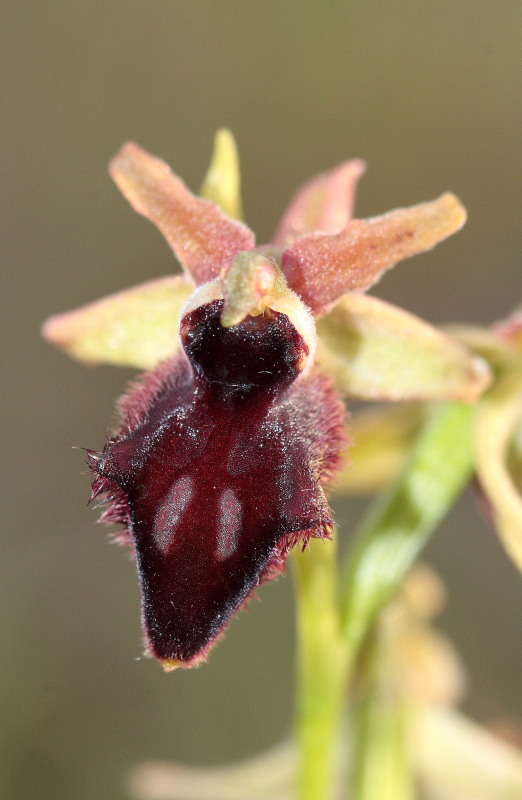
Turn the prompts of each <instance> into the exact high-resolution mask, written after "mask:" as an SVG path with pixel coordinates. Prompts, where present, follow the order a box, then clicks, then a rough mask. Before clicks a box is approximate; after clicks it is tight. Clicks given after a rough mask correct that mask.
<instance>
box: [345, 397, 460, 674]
mask: <svg viewBox="0 0 522 800" xmlns="http://www.w3.org/2000/svg"><path fill="white" fill-rule="evenodd" d="M474 411H475V409H474V408H473V406H467V405H463V404H457V403H454V404H447V405H443V406H439V407H437V408H436V410H435V412H434V413H433V416H432V417H431V418H430V420H429V421H428V423H427V424H426V426H425V427H424V429H423V430H422V432H421V433H420V435H419V438H418V439H417V442H416V444H415V448H414V450H413V452H412V455H411V457H410V459H409V461H408V463H407V465H406V467H405V469H404V471H403V473H402V474H401V475H400V476H399V478H398V479H397V481H396V482H395V483H394V485H393V486H392V487H391V488H390V489H389V490H388V491H387V492H385V494H384V495H383V496H382V497H380V498H379V499H378V501H377V503H376V504H375V505H374V506H373V507H372V508H371V510H370V513H369V514H368V516H367V517H366V519H365V520H364V521H363V524H362V526H361V528H360V529H359V531H358V533H357V534H356V536H355V538H354V540H353V544H352V546H351V547H350V548H349V551H348V553H347V558H346V565H345V566H346V568H345V576H344V585H343V592H342V627H343V631H344V634H345V636H346V639H347V642H348V645H349V648H350V651H351V653H352V655H353V658H354V659H355V658H356V656H357V653H358V652H359V650H360V648H361V646H362V644H363V642H364V640H365V638H366V636H367V634H368V632H369V631H370V629H371V626H372V625H373V623H374V621H375V618H376V616H377V614H378V612H379V611H380V610H381V608H383V606H384V605H385V604H386V603H387V602H388V601H389V600H390V599H391V597H392V596H393V594H394V593H395V592H396V590H397V589H398V587H399V586H400V585H401V583H402V580H403V578H404V576H405V574H406V573H407V571H408V570H409V569H410V567H411V566H412V564H413V563H414V561H415V560H416V558H417V556H418V555H419V553H420V552H421V550H422V548H423V547H424V546H425V545H426V543H427V542H428V540H429V537H430V535H431V533H432V532H433V530H434V529H435V527H436V526H437V524H438V523H439V522H440V520H441V519H442V518H443V517H444V516H445V515H446V514H447V513H448V511H449V509H450V508H451V506H452V505H453V503H454V501H455V500H456V498H457V497H458V495H459V494H460V492H461V491H462V489H463V488H464V486H465V484H466V483H467V481H468V480H469V478H470V475H471V471H472V464H473V443H472V424H473V416H474Z"/></svg>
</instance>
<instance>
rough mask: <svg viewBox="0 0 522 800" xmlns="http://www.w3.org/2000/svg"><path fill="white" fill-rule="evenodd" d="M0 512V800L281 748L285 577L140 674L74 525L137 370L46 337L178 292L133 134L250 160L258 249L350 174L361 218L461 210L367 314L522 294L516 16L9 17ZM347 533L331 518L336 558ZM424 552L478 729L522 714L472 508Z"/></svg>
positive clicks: (516, 591) (465, 305)
mask: <svg viewBox="0 0 522 800" xmlns="http://www.w3.org/2000/svg"><path fill="white" fill-rule="evenodd" d="M1 37H2V40H3V41H2V46H1V48H0V58H1V60H2V62H3V63H2V69H1V76H2V91H3V95H2V98H3V121H2V137H3V145H2V148H1V151H0V152H1V156H0V157H1V173H2V186H3V189H4V201H3V211H2V215H1V223H0V224H1V225H2V228H3V231H2V237H1V241H2V246H3V248H4V254H3V257H2V266H3V270H4V290H3V292H2V301H3V304H4V307H3V311H2V321H3V322H4V345H5V346H6V349H7V359H5V366H4V370H3V376H4V380H5V387H4V391H3V397H2V400H3V403H4V409H3V411H2V420H3V422H4V423H5V424H4V430H5V437H6V438H5V443H4V444H3V446H2V464H3V468H4V475H3V477H2V481H1V485H2V489H4V490H5V491H4V501H3V511H2V528H3V530H4V536H3V541H4V554H3V557H2V566H3V573H4V575H3V579H2V591H3V593H4V596H3V600H2V603H1V618H2V632H1V641H2V645H3V650H4V653H5V658H4V659H3V660H2V666H1V671H2V672H1V683H2V689H4V690H5V698H4V700H3V707H4V709H5V711H4V712H3V715H2V716H3V719H2V729H3V730H2V734H3V735H5V749H4V751H3V753H4V754H3V758H2V765H1V768H0V774H1V781H2V782H3V784H4V786H3V787H2V788H1V790H0V796H1V797H2V798H6V799H8V800H44V798H45V800H47V798H53V800H93V798H96V800H115V799H116V800H118V798H122V797H123V796H124V791H123V788H122V782H123V776H124V775H125V773H126V771H127V770H128V769H129V767H130V766H131V765H132V764H134V763H135V762H136V761H138V760H141V759H145V758H151V757H165V758H172V759H176V760H186V761H189V762H193V763H211V762H212V763H216V762H222V761H225V760H228V759H232V758H238V757H242V756H246V755H249V754H252V753H254V752H255V751H256V750H258V749H260V748H263V747H267V746H269V745H270V744H272V743H273V742H275V741H276V740H277V739H278V738H280V737H281V736H283V735H284V734H285V733H286V732H287V731H288V728H289V724H290V713H291V702H292V696H291V692H292V669H293V667H292V649H293V638H292V637H293V633H292V597H291V583H290V579H286V580H283V581H279V582H278V583H277V584H273V585H271V586H267V587H265V588H264V589H263V590H262V592H261V599H262V602H261V603H257V602H254V603H252V605H251V608H250V611H249V612H248V613H243V614H242V615H241V617H240V618H239V619H237V620H236V621H235V622H234V623H233V625H232V627H231V630H230V632H229V634H228V636H227V638H226V640H225V641H224V642H223V643H222V644H221V645H220V646H219V647H218V649H217V650H216V651H215V652H214V654H213V656H212V659H211V663H210V664H209V665H208V666H205V667H203V668H201V669H199V670H197V671H193V672H182V673H180V674H178V673H176V674H171V675H164V674H162V672H161V670H160V669H159V667H158V666H157V665H156V664H155V663H153V662H151V661H149V660H146V659H141V658H140V655H141V644H140V630H139V608H138V592H137V587H136V580H135V575H134V567H133V565H132V564H131V563H129V561H128V559H127V558H126V556H125V554H124V552H123V551H121V550H119V549H118V548H116V547H111V546H108V545H107V543H106V535H105V532H104V530H102V529H101V528H99V527H96V526H95V525H94V522H95V519H96V513H95V512H93V511H92V510H89V509H87V508H86V497H87V494H88V479H87V477H85V476H83V477H82V470H83V469H84V465H83V456H82V453H81V452H80V451H78V450H73V449H71V446H72V445H82V446H90V447H95V448H96V447H100V446H101V445H102V443H103V438H104V433H105V430H106V428H107V426H108V424H109V422H110V420H111V415H112V408H113V400H114V398H115V396H116V395H118V393H120V391H121V390H122V387H123V385H124V383H125V381H126V380H127V379H128V378H129V377H130V376H131V373H130V372H125V371H118V370H115V369H109V368H103V367H100V368H96V369H86V368H84V367H81V366H79V365H77V364H75V363H72V362H70V361H68V360H67V358H66V357H65V356H63V355H62V354H60V353H58V352H54V351H52V350H51V349H50V348H49V347H47V346H46V345H45V344H44V343H43V342H41V341H40V339H39V336H38V328H39V325H40V322H41V320H42V319H43V318H44V317H46V316H47V315H49V314H51V313H54V312H57V311H61V310H65V309H69V308H71V307H74V306H76V305H79V304H82V303H85V302H87V301H89V300H91V299H94V298H97V297H99V296H101V295H104V294H107V293H109V292H111V291H114V290H117V289H120V288H123V287H126V286H129V285H132V284H133V283H137V282H139V281H143V280H146V279H148V278H153V277H156V276H159V275H162V274H164V273H168V272H169V271H172V270H173V269H174V263H173V259H172V257H171V255H170V252H169V250H168V248H167V247H166V245H165V244H164V242H163V240H162V238H161V236H160V235H159V234H158V233H157V232H156V231H155V230H154V229H153V227H152V226H151V225H150V224H149V223H148V222H146V221H144V220H143V219H141V218H139V217H138V216H136V215H135V214H134V213H133V212H132V211H131V209H130V207H128V206H127V204H126V203H125V202H124V200H123V199H122V198H121V197H120V196H119V195H118V193H117V191H116V189H115V188H114V186H112V185H111V182H110V180H109V179H108V177H107V174H106V164H107V162H108V160H109V158H110V156H111V155H112V154H113V153H114V152H115V150H116V149H117V148H118V146H119V145H120V143H121V142H123V141H124V140H126V139H129V138H130V139H135V140H136V141H138V142H140V143H141V144H142V145H143V146H144V147H146V148H147V149H149V150H151V151H152V152H153V153H157V154H159V155H161V156H163V157H164V158H166V159H167V160H168V161H170V163H171V164H172V165H173V167H174V168H175V169H176V170H177V171H178V172H179V173H180V174H181V175H182V176H184V178H185V179H186V180H187V182H188V183H189V185H190V186H191V187H192V188H193V189H197V188H198V186H199V183H200V180H201V178H202V176H203V174H204V171H205V169H206V166H207V163H208V158H209V154H210V147H211V142H212V137H213V133H214V131H215V129H216V128H217V127H219V126H221V125H227V126H229V127H231V128H232V129H233V131H234V132H235V134H236V136H237V139H238V141H239V145H240V150H241V156H242V164H243V176H244V200H245V208H246V214H247V219H248V221H249V223H250V224H251V225H252V226H253V227H254V228H255V229H256V230H257V232H258V234H259V238H260V240H266V239H267V238H268V237H269V235H270V232H271V231H272V229H273V227H274V224H275V222H276V220H277V218H278V215H279V214H280V212H281V211H282V209H283V208H284V205H285V203H286V201H287V199H288V198H289V196H290V194H291V193H292V191H293V190H294V189H295V188H296V187H297V185H298V184H299V183H300V182H301V181H302V180H303V179H305V178H306V177H308V176H309V175H311V174H313V173H314V172H316V171H318V170H321V169H323V168H327V167H330V166H333V165H334V164H336V163H337V162H339V161H341V160H342V159H344V158H346V157H349V156H362V157H364V158H366V159H367V160H368V162H369V165H370V169H369V172H368V174H367V176H366V177H365V178H364V180H363V182H362V186H361V191H360V196H359V202H358V206H357V213H358V215H361V216H362V215H373V214H377V213H380V212H383V211H386V210H388V209H390V208H393V207H395V206H398V205H408V204H412V203H416V202H420V201H422V200H427V199H431V198H433V197H436V196H437V195H438V194H440V193H441V192H442V191H444V190H446V189H451V190H453V191H455V192H456V193H457V194H458V195H459V196H460V197H461V198H462V199H463V200H464V202H465V203H466V205H467V207H468V209H469V212H470V220H469V223H468V225H467V226H466V228H465V230H464V231H463V232H462V233H460V234H459V235H458V236H457V237H455V238H454V239H452V240H451V241H449V242H447V243H445V244H443V245H441V246H439V248H437V249H436V251H434V252H433V253H431V254H428V255H425V256H421V257H418V258H416V259H414V260H411V261H408V262H406V263H405V264H403V265H401V266H400V267H399V268H398V269H397V270H396V271H395V272H393V273H392V274H390V275H389V276H387V277H386V278H385V279H384V280H383V281H382V283H381V284H380V285H379V286H378V287H377V290H376V293H377V294H378V295H379V296H382V297H385V298H387V299H389V300H391V301H392V302H396V303H398V304H400V305H403V306H405V307H406V308H409V309H411V310H413V311H415V312H417V313H419V314H420V315H422V316H424V317H426V318H427V319H429V320H431V321H434V322H437V323H438V322H446V321H450V320H452V321H454V320H462V321H466V322H478V323H487V322H489V321H490V320H494V319H496V318H499V317H501V316H503V315H505V313H506V312H507V311H509V310H510V309H511V308H512V306H513V305H514V304H515V303H516V302H519V301H520V300H521V299H522V286H521V280H520V275H521V268H520V256H521V251H522V235H521V231H520V217H521V212H522V197H521V185H522V180H521V179H522V169H521V167H522V154H521V148H520V138H521V137H520V131H521V123H522V114H521V96H522V95H521V81H520V69H521V64H522V3H520V0H496V2H494V3H493V2H491V0H474V2H468V1H467V0H438V2H436V3H428V2H418V0H397V1H396V2H394V3H389V2H385V1H384V0H364V1H363V0H352V1H350V0H344V1H341V0H334V2H330V3H319V2H310V3H303V2H298V1H297V0H295V2H294V1H293V0H277V1H276V0H268V1H265V2H257V3H254V2H251V3H248V2H247V3H245V2H239V1H233V0H220V2H210V1H209V0H206V1H204V0H203V1H201V2H173V1H171V2H166V1H161V2H160V1H158V0H149V2H143V1H142V2H138V1H137V0H125V2H108V3H107V2H100V0H91V2H80V0H70V2H67V3H60V2H36V0H27V1H25V0H17V2H9V1H8V2H4V4H3V7H2V27H1ZM357 513H358V510H357V508H356V507H355V506H353V505H351V504H349V503H348V504H345V505H344V506H342V507H341V506H339V507H338V520H339V521H340V522H341V523H342V525H343V533H342V535H343V536H346V537H347V536H349V534H350V528H351V526H352V525H353V520H354V518H355V516H356V514H357ZM429 557H430V560H431V562H432V563H434V564H436V565H437V567H438V568H439V570H440V571H441V573H442V574H443V576H444V578H445V580H446V582H447V585H448V587H449V590H450V593H451V603H450V606H449V608H448V610H447V612H446V613H445V616H444V618H443V620H442V625H443V627H444V629H445V630H447V631H448V632H449V633H450V634H451V635H452V636H453V637H454V639H455V640H456V641H457V642H458V643H459V646H460V649H461V652H462V653H463V655H464V658H465V661H466V664H467V666H468V669H469V672H470V675H471V683H472V690H471V693H470V697H469V701H468V707H469V708H470V709H471V711H472V712H473V713H474V714H475V715H476V716H477V717H478V718H480V719H482V720H490V719H493V718H495V717H498V716H502V715H505V714H508V713H509V714H515V715H520V716H522V692H521V680H520V674H521V671H520V663H521V659H522V580H521V579H520V578H519V576H517V575H516V574H515V571H514V569H513V568H512V567H511V565H510V563H509V562H508V560H507V558H506V557H505V555H504V553H503V551H502V549H501V547H500V545H499V544H498V543H497V542H496V540H495V536H494V534H493V532H492V531H491V530H490V529H489V528H488V527H487V526H486V525H485V524H484V523H483V522H482V520H481V519H480V517H479V515H478V513H477V512H476V510H475V507H474V504H473V503H472V502H471V500H470V499H469V498H468V500H467V501H465V502H464V503H463V504H462V505H461V507H460V511H459V512H457V513H455V514H454V515H453V516H452V518H451V519H450V520H449V521H448V522H447V523H446V524H445V526H444V528H443V530H441V532H440V533H439V534H438V536H437V537H436V539H435V541H434V543H433V544H432V545H431V546H430V549H429Z"/></svg>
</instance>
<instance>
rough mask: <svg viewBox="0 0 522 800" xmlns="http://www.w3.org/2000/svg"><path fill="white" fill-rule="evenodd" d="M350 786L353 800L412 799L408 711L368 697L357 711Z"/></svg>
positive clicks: (389, 699) (389, 701) (384, 699)
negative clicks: (354, 799)
mask: <svg viewBox="0 0 522 800" xmlns="http://www.w3.org/2000/svg"><path fill="white" fill-rule="evenodd" d="M356 717H357V719H356V724H355V731H354V753H353V774H352V776H351V784H352V787H353V794H351V795H350V797H353V798H356V800H413V798H414V796H415V792H414V779H413V775H412V769H411V757H410V752H409V735H408V734H409V728H410V726H409V721H410V720H409V713H408V709H407V708H406V707H405V706H404V704H403V703H401V702H400V701H399V700H398V699H397V698H395V697H386V696H382V695H381V694H379V693H378V691H377V692H376V693H375V694H370V695H369V696H368V697H366V698H365V700H364V701H363V702H362V704H361V705H360V707H359V708H358V709H357V715H356Z"/></svg>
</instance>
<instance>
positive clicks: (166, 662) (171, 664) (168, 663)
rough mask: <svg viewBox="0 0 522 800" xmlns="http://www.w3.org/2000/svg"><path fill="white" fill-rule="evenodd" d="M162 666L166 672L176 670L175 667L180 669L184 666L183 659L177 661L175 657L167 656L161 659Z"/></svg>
mask: <svg viewBox="0 0 522 800" xmlns="http://www.w3.org/2000/svg"><path fill="white" fill-rule="evenodd" d="M160 664H161V666H162V667H163V669H164V670H165V672H174V670H175V669H179V668H180V667H182V666H183V664H182V663H181V661H176V659H174V658H165V659H162V660H161V661H160Z"/></svg>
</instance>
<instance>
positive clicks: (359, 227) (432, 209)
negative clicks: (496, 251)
mask: <svg viewBox="0 0 522 800" xmlns="http://www.w3.org/2000/svg"><path fill="white" fill-rule="evenodd" d="M465 221H466V211H465V209H464V207H463V206H462V205H461V203H460V201H459V200H458V199H457V198H456V197H455V195H453V194H450V193H447V194H443V195H442V196H441V197H439V198H438V199H437V200H433V201H431V202H429V203H421V204H420V205H417V206H412V207H410V208H398V209H396V210H395V211H390V213H389V214H384V215H382V216H380V217H373V218H372V219H367V220H359V219H354V220H352V221H351V222H350V223H348V225H347V226H346V228H345V229H344V230H343V231H342V232H341V233H339V234H337V235H336V236H325V235H322V234H310V235H308V236H303V237H302V238H301V239H298V240H297V241H296V242H294V243H293V244H292V245H290V247H289V248H288V249H287V250H286V251H285V252H284V254H283V271H284V273H285V275H286V278H287V280H288V283H289V285H290V286H291V288H292V289H293V290H294V291H295V292H297V294H299V295H300V297H301V298H302V299H303V301H304V302H305V303H306V304H307V305H308V306H310V308H311V309H312V310H313V311H314V313H315V314H324V313H326V312H327V311H328V310H329V308H330V307H331V306H332V304H333V303H334V302H335V301H336V300H337V299H338V298H339V297H341V295H343V294H344V293H345V292H362V291H365V290H366V289H369V287H370V286H372V285H373V284H374V283H376V282H377V281H378V280H379V278H380V277H381V275H382V273H383V272H385V271H386V270H387V269H390V267H393V266H395V264H397V263H398V262H399V261H402V260H403V259H404V258H409V257H410V256H414V255H416V254H417V253H422V252H424V251H425V250H430V249H431V248H432V247H434V246H435V245H436V244H437V243H438V242H440V241H442V240H443V239H446V238H447V237H448V236H450V235H451V234H452V233H455V232H456V231H458V230H459V229H460V228H461V227H462V226H463V225H464V223H465Z"/></svg>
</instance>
